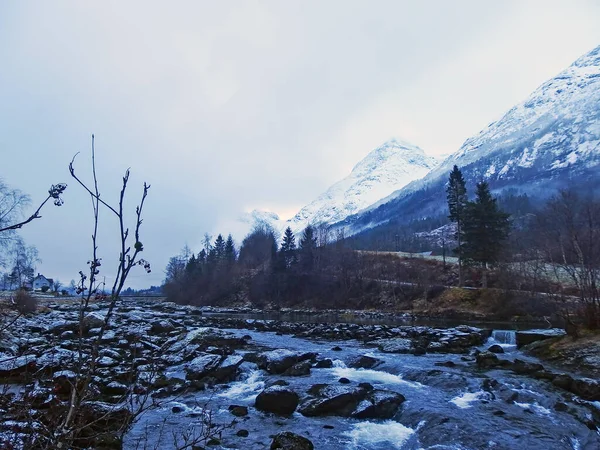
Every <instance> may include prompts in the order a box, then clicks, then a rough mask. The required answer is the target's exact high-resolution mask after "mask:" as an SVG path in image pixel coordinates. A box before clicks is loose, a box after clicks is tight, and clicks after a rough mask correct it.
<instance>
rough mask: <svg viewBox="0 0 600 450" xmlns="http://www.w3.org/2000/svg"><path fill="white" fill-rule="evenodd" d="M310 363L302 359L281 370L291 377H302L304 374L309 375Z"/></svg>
mask: <svg viewBox="0 0 600 450" xmlns="http://www.w3.org/2000/svg"><path fill="white" fill-rule="evenodd" d="M311 367H312V364H311V362H310V361H302V362H299V363H296V364H294V365H293V366H292V367H290V368H289V369H287V370H286V371H285V372H283V374H284V375H289V376H292V377H302V376H306V375H310V368H311Z"/></svg>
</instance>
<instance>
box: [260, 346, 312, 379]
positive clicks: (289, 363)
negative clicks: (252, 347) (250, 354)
mask: <svg viewBox="0 0 600 450" xmlns="http://www.w3.org/2000/svg"><path fill="white" fill-rule="evenodd" d="M316 357H317V354H316V353H310V352H295V351H291V350H283V349H279V350H271V351H270V352H264V353H261V354H260V355H258V357H257V361H256V362H257V364H258V367H259V368H261V369H264V370H266V371H267V372H269V373H270V374H282V373H284V372H285V371H287V370H288V369H291V368H292V367H293V366H295V365H296V364H298V363H300V362H303V361H313V362H314V361H315V359H316ZM308 368H309V369H310V366H308ZM297 369H298V370H299V371H302V370H303V369H302V367H297ZM304 370H305V369H304Z"/></svg>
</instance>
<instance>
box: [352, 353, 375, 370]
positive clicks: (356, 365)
mask: <svg viewBox="0 0 600 450" xmlns="http://www.w3.org/2000/svg"><path fill="white" fill-rule="evenodd" d="M379 363H381V361H380V360H378V359H377V358H373V357H371V356H367V355H362V356H359V357H358V358H356V359H354V360H353V361H351V362H350V364H348V367H351V368H353V369H372V368H373V367H375V366H376V365H377V364H379Z"/></svg>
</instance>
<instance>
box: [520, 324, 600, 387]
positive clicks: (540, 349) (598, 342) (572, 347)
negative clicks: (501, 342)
mask: <svg viewBox="0 0 600 450" xmlns="http://www.w3.org/2000/svg"><path fill="white" fill-rule="evenodd" d="M523 350H524V351H526V352H527V353H528V354H530V355H532V356H535V357H536V358H539V359H540V360H543V361H547V362H549V363H551V364H552V365H554V366H556V367H558V368H562V369H564V370H569V371H572V372H575V373H579V374H582V375H584V376H587V377H590V378H594V379H596V380H600V332H598V331H595V332H592V331H588V330H583V331H581V332H580V336H579V337H578V338H577V339H574V338H573V337H571V336H562V337H556V338H551V339H547V340H543V341H538V342H534V343H532V344H529V345H527V346H525V347H524V349H523Z"/></svg>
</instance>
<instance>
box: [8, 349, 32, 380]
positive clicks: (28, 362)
mask: <svg viewBox="0 0 600 450" xmlns="http://www.w3.org/2000/svg"><path fill="white" fill-rule="evenodd" d="M35 370H36V357H35V355H25V356H18V357H17V356H10V355H6V354H0V377H2V378H5V377H6V378H12V377H21V376H24V375H26V374H28V373H33V372H34V371H35Z"/></svg>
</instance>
